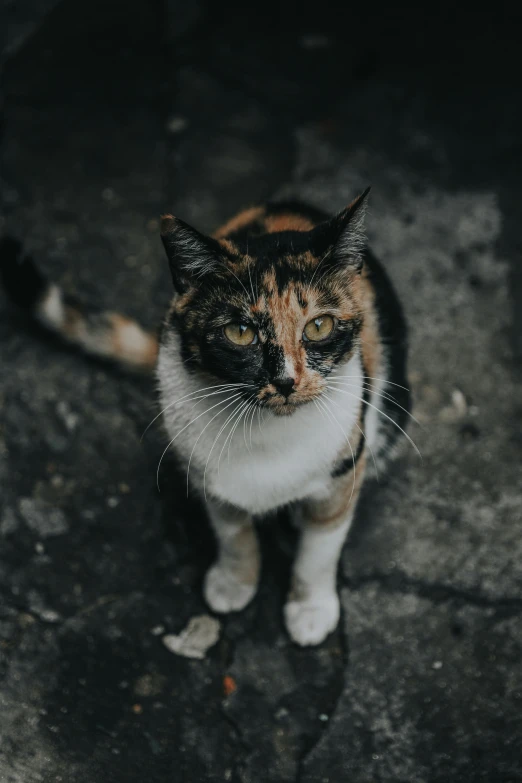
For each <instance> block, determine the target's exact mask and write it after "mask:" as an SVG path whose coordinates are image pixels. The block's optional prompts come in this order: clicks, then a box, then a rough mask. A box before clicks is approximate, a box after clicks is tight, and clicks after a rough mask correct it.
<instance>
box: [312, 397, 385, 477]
mask: <svg viewBox="0 0 522 783" xmlns="http://www.w3.org/2000/svg"><path fill="white" fill-rule="evenodd" d="M328 390H329V391H335V389H330V387H328ZM325 396H326V395H325ZM327 399H329V400H330V402H332V403H333V404H334V405H337V407H338V408H340V409H341V410H342V406H341V405H340V404H339V403H338V402H336V400H334V399H332V398H331V397H328V398H327ZM354 424H355V426H356V427H357V429H358V430H359V432H360V433H361V437H362V438H363V440H364V445H365V446H368V448H369V450H370V454H371V456H372V460H373V466H374V468H375V473H376V476H377V481H380V476H379V469H378V468H377V460H376V459H375V454H374V453H373V449H372V447H371V446H370V442H369V440H368V438H367V437H366V434H365V433H364V431H363V430H362V429H361V427H360V426H359V424H358V423H357V422H354Z"/></svg>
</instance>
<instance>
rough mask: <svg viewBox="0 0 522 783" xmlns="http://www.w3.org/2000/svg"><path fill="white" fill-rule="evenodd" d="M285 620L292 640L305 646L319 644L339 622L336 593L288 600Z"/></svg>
mask: <svg viewBox="0 0 522 783" xmlns="http://www.w3.org/2000/svg"><path fill="white" fill-rule="evenodd" d="M284 612H285V622H286V627H287V630H288V633H289V634H290V636H291V637H292V639H293V641H294V642H296V643H297V644H300V645H301V647H305V646H308V645H312V644H320V643H321V642H322V641H324V639H326V637H327V636H328V634H329V633H331V631H333V630H334V628H335V627H336V626H337V623H338V622H339V615H340V606H339V598H338V597H337V594H336V593H332V594H330V595H323V596H320V597H315V598H309V599H307V600H303V601H292V600H290V601H288V602H287V603H286V604H285V610H284Z"/></svg>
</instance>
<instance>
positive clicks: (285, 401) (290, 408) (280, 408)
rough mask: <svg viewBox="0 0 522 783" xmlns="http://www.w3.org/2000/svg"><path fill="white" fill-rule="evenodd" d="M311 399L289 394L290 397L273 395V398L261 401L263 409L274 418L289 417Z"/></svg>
mask: <svg viewBox="0 0 522 783" xmlns="http://www.w3.org/2000/svg"><path fill="white" fill-rule="evenodd" d="M312 399H313V398H312V397H303V396H298V395H293V394H291V395H290V397H286V398H285V397H283V395H281V394H274V396H273V397H269V398H268V399H264V400H262V401H261V405H262V407H263V408H267V409H268V410H269V411H271V412H272V413H274V414H275V415H276V416H291V415H292V413H294V412H295V411H296V410H297V409H298V408H302V406H303V405H306V404H307V403H308V402H311V401H312Z"/></svg>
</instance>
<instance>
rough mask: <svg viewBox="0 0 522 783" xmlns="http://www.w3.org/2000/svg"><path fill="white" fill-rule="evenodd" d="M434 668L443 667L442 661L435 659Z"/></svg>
mask: <svg viewBox="0 0 522 783" xmlns="http://www.w3.org/2000/svg"><path fill="white" fill-rule="evenodd" d="M432 668H433V669H442V661H433V664H432Z"/></svg>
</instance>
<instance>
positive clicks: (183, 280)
mask: <svg viewBox="0 0 522 783" xmlns="http://www.w3.org/2000/svg"><path fill="white" fill-rule="evenodd" d="M161 239H162V241H163V246H164V247H165V251H166V253H167V258H168V260H169V266H170V273H171V275H172V281H173V283H174V287H175V289H176V291H178V292H179V293H183V292H184V291H186V290H187V288H189V287H190V286H191V285H194V284H196V283H197V281H198V280H200V279H201V278H202V277H204V276H205V275H207V274H208V273H209V272H212V270H213V269H214V268H215V267H216V266H217V264H218V252H219V245H218V243H217V242H216V241H215V240H214V239H210V237H206V236H204V234H200V233H199V231H196V229H195V228H192V226H189V225H188V223H185V222H184V221H183V220H180V219H179V218H176V217H173V216H172V215H163V216H162V218H161Z"/></svg>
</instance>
